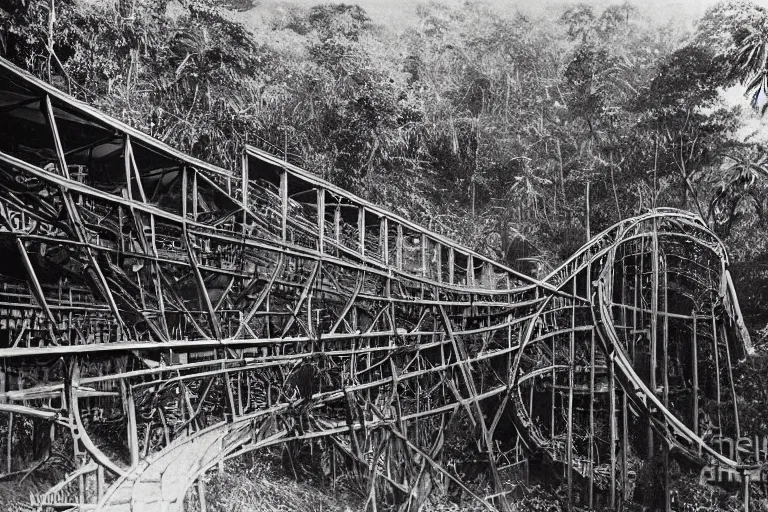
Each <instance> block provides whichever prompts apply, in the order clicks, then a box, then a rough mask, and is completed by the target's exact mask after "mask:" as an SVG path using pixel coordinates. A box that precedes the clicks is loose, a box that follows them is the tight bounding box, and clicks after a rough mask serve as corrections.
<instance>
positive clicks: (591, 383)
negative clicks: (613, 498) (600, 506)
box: [589, 329, 595, 510]
mask: <svg viewBox="0 0 768 512" xmlns="http://www.w3.org/2000/svg"><path fill="white" fill-rule="evenodd" d="M590 335H591V336H590V341H589V509H590V510H592V509H593V508H594V484H595V454H594V450H595V330H594V329H592V330H591V331H590Z"/></svg>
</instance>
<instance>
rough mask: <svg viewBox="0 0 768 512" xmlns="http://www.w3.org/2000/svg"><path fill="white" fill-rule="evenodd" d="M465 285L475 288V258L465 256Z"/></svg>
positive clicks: (469, 255)
mask: <svg viewBox="0 0 768 512" xmlns="http://www.w3.org/2000/svg"><path fill="white" fill-rule="evenodd" d="M467 285H468V286H475V258H474V257H473V256H472V255H471V254H468V255H467Z"/></svg>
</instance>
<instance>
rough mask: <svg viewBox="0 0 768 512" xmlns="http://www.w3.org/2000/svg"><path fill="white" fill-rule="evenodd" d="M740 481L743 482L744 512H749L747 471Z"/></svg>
mask: <svg viewBox="0 0 768 512" xmlns="http://www.w3.org/2000/svg"><path fill="white" fill-rule="evenodd" d="M737 451H738V450H737ZM741 480H742V482H744V512H749V472H748V471H745V472H744V474H743V476H742V478H741Z"/></svg>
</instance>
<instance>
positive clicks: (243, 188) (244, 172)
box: [184, 151, 250, 234]
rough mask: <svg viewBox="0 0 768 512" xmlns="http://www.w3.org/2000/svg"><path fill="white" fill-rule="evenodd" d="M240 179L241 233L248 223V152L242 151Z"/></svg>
mask: <svg viewBox="0 0 768 512" xmlns="http://www.w3.org/2000/svg"><path fill="white" fill-rule="evenodd" d="M240 171H241V175H240V179H241V180H242V182H241V183H240V194H241V195H242V196H243V197H242V202H243V234H245V233H246V229H245V226H246V225H247V224H248V208H249V207H250V206H249V205H248V203H249V197H248V153H246V152H245V151H243V153H242V157H241V160H240ZM186 202H187V196H186V195H185V196H184V203H186Z"/></svg>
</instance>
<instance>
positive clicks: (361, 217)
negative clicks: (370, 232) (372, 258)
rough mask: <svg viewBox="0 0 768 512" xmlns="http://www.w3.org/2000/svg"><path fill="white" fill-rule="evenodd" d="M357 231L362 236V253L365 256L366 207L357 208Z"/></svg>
mask: <svg viewBox="0 0 768 512" xmlns="http://www.w3.org/2000/svg"><path fill="white" fill-rule="evenodd" d="M357 232H358V235H359V237H360V255H361V256H365V207H364V206H360V207H359V208H358V209H357Z"/></svg>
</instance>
